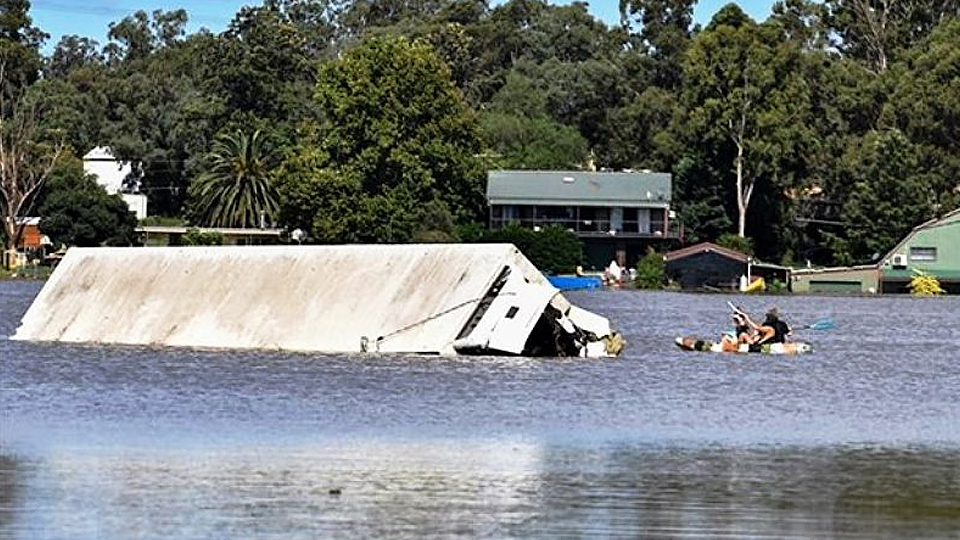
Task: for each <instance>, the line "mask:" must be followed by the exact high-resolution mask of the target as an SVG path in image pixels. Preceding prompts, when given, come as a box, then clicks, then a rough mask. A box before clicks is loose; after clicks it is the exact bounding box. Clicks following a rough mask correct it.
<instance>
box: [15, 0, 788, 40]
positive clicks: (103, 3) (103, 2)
mask: <svg viewBox="0 0 960 540" xmlns="http://www.w3.org/2000/svg"><path fill="white" fill-rule="evenodd" d="M728 1H729V0H701V1H700V3H699V4H697V6H696V8H695V10H694V18H695V19H696V21H697V22H700V23H706V22H707V21H709V20H710V17H712V16H713V14H714V13H716V11H717V10H718V9H719V8H721V7H722V6H724V5H726V4H727V3H728ZM494 3H499V2H496V0H495V1H494ZM556 3H558V4H565V3H567V2H566V1H563V0H556ZM737 3H739V4H740V6H741V7H742V8H743V9H744V11H746V12H747V13H748V14H749V15H751V16H752V17H753V18H754V19H756V20H758V21H762V20H764V19H766V18H767V16H768V15H769V14H770V7H771V6H772V5H773V0H740V1H739V2H737ZM31 4H32V8H31V10H30V15H31V17H33V22H34V24H35V25H36V26H39V27H40V28H41V29H42V30H43V31H45V32H47V33H48V34H50V40H49V42H48V43H47V47H46V49H47V50H48V51H49V50H51V49H52V47H53V46H54V45H55V44H56V43H57V42H58V41H59V40H60V37H61V36H64V35H68V34H77V35H81V36H85V37H90V38H93V39H96V40H97V41H99V42H100V44H101V45H103V44H105V43H106V41H107V26H108V25H109V24H110V23H111V22H113V21H118V20H120V19H122V18H123V17H125V16H126V15H129V14H131V13H133V12H135V11H137V10H139V9H142V10H144V11H147V12H150V11H153V10H155V9H162V10H173V9H178V8H184V9H186V10H187V12H188V13H189V14H190V25H189V27H188V31H190V32H193V31H196V30H197V29H199V28H201V27H206V28H209V29H210V30H212V31H214V32H220V31H221V30H223V29H224V28H226V26H227V23H229V22H230V20H231V19H232V18H233V16H234V15H235V14H236V13H237V11H238V10H239V9H240V7H241V6H244V5H259V4H261V1H260V0H31ZM618 6H619V0H592V1H591V2H590V12H591V13H592V14H593V15H594V16H596V17H598V18H600V19H602V20H603V21H605V22H606V23H607V24H614V23H617V22H618V21H619V19H620V14H619V12H618Z"/></svg>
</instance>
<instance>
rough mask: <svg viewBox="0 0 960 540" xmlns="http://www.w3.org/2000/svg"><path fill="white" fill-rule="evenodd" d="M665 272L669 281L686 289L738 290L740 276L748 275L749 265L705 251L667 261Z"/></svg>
mask: <svg viewBox="0 0 960 540" xmlns="http://www.w3.org/2000/svg"><path fill="white" fill-rule="evenodd" d="M664 270H665V272H666V274H667V277H668V278H669V279H671V280H673V281H675V282H677V283H679V284H680V287H682V288H684V289H702V288H704V287H705V286H706V287H715V288H721V289H736V288H737V287H739V285H740V276H741V275H746V273H747V265H746V263H744V262H740V261H737V260H734V259H731V258H729V257H725V256H723V255H720V254H718V253H716V252H714V251H704V252H700V253H695V254H692V255H689V256H687V257H683V258H681V259H674V260H672V261H667V263H666V265H665V267H664Z"/></svg>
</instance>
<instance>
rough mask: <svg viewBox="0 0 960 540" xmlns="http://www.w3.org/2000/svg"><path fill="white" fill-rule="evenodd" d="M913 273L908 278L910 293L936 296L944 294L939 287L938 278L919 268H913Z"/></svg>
mask: <svg viewBox="0 0 960 540" xmlns="http://www.w3.org/2000/svg"><path fill="white" fill-rule="evenodd" d="M913 273H914V274H915V275H914V276H913V278H911V279H910V285H909V287H910V294H911V295H913V296H938V295H941V294H944V290H943V288H941V287H940V280H938V279H937V278H936V277H934V276H931V275H930V274H927V273H926V272H922V271H920V270H916V269H914V270H913Z"/></svg>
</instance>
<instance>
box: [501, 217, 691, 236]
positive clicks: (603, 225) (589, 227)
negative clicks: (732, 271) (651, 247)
mask: <svg viewBox="0 0 960 540" xmlns="http://www.w3.org/2000/svg"><path fill="white" fill-rule="evenodd" d="M508 225H520V226H522V227H527V228H531V229H532V228H535V227H548V226H551V225H554V226H559V227H563V228H564V229H567V230H569V231H573V232H574V233H576V234H577V235H578V236H581V237H592V238H598V237H606V236H619V237H626V238H644V237H666V238H676V237H677V236H678V233H679V231H678V230H677V228H676V227H675V226H674V225H675V224H674V223H672V222H671V224H670V225H671V230H669V231H664V228H663V221H662V220H651V221H650V222H649V223H646V222H640V221H630V220H623V221H622V222H621V223H620V225H621V228H619V229H616V230H612V231H611V222H610V220H609V219H585V220H579V221H577V220H572V219H566V218H512V219H511V218H493V219H491V220H490V227H491V228H492V229H502V228H503V227H506V226H508Z"/></svg>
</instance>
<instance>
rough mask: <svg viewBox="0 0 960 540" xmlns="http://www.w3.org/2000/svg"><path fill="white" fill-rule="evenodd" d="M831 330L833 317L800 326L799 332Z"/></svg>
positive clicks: (733, 307)
mask: <svg viewBox="0 0 960 540" xmlns="http://www.w3.org/2000/svg"><path fill="white" fill-rule="evenodd" d="M727 305H728V306H730V309H732V310H733V311H734V312H735V313H740V314H745V312H744V311H743V310H742V309H740V308H738V307H737V306H735V305H734V304H733V302H730V301H728V302H727ZM831 328H833V317H826V318H823V319H820V320H817V321H815V322H812V323H810V324H807V325H804V326H801V327H800V328H799V330H830V329H831Z"/></svg>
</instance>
